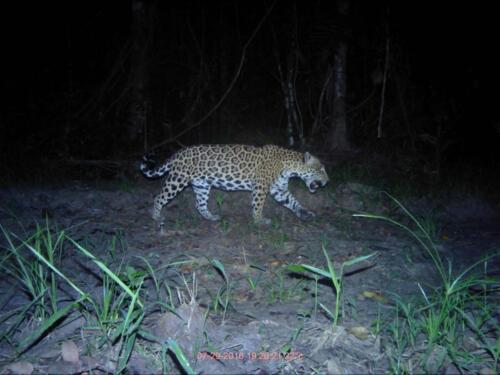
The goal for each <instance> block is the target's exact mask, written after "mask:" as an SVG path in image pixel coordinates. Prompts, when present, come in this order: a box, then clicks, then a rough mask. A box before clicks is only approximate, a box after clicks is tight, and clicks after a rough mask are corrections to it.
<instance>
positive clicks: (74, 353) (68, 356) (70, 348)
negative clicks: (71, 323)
mask: <svg viewBox="0 0 500 375" xmlns="http://www.w3.org/2000/svg"><path fill="white" fill-rule="evenodd" d="M61 355H62V358H63V361H65V362H71V363H77V362H80V354H79V351H78V346H76V344H75V343H74V341H72V340H68V341H64V342H63V343H62V346H61Z"/></svg>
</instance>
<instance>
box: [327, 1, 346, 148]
mask: <svg viewBox="0 0 500 375" xmlns="http://www.w3.org/2000/svg"><path fill="white" fill-rule="evenodd" d="M337 7H338V12H339V15H340V21H341V24H343V25H344V30H342V32H341V35H340V37H339V39H340V40H339V42H338V44H337V48H336V50H335V52H334V58H333V79H332V81H331V84H332V86H333V87H332V89H333V90H332V94H333V99H332V118H331V122H330V131H329V134H328V135H329V137H328V143H329V148H330V149H331V150H336V151H349V150H350V149H351V144H350V143H349V139H348V134H347V114H346V103H345V98H346V91H347V82H346V81H347V41H346V39H347V34H348V30H347V24H348V23H347V20H346V18H347V15H348V13H349V1H348V0H344V1H339V2H338V3H337Z"/></svg>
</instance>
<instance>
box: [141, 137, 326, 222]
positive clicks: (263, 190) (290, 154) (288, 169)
mask: <svg viewBox="0 0 500 375" xmlns="http://www.w3.org/2000/svg"><path fill="white" fill-rule="evenodd" d="M140 170H141V172H142V173H143V175H144V176H145V177H148V178H159V177H163V176H165V175H166V178H165V183H164V185H163V188H162V190H161V192H160V194H158V195H157V196H156V197H155V199H154V206H153V212H152V216H153V219H154V220H156V221H159V222H160V225H161V226H162V227H163V221H162V220H161V218H160V213H161V209H162V208H163V206H165V205H167V204H168V203H169V202H170V201H172V200H173V199H174V198H175V197H176V196H177V194H179V193H180V192H181V191H182V190H183V189H184V188H185V187H186V186H188V185H191V187H192V188H193V191H194V194H195V196H196V208H197V210H198V212H199V213H200V214H201V216H203V217H204V218H205V219H208V220H214V221H216V220H220V216H219V215H214V214H213V213H211V212H210V211H209V209H208V198H209V194H210V190H211V189H212V188H217V189H222V190H226V191H235V190H247V191H248V190H249V191H251V192H252V210H253V219H254V221H255V222H256V223H261V224H269V223H270V222H271V221H270V220H269V219H267V218H264V217H263V216H262V211H263V208H264V203H265V200H266V197H267V195H268V193H270V195H271V196H272V197H273V198H274V199H275V200H276V201H277V202H278V203H280V204H281V205H283V206H284V207H286V208H288V209H290V210H291V211H292V212H293V213H294V214H295V215H296V216H297V217H298V218H299V219H301V220H310V219H312V218H314V217H315V214H314V213H313V212H312V211H309V210H307V209H305V208H304V207H302V205H301V204H300V203H299V202H298V201H297V199H296V198H295V197H294V196H293V195H292V193H290V191H289V190H288V182H289V180H290V179H291V178H293V177H298V178H300V179H302V180H303V181H304V183H305V184H306V186H307V188H308V189H309V191H310V192H311V193H314V192H316V190H317V189H318V188H319V187H323V186H325V185H326V184H327V182H328V181H329V178H328V175H327V173H326V170H325V167H324V166H323V164H321V162H320V161H319V160H318V158H316V157H314V156H313V155H311V154H310V153H309V152H305V153H301V152H298V151H295V150H290V149H286V148H283V147H280V146H275V145H266V146H261V147H257V146H249V145H236V144H234V145H231V144H229V145H197V146H190V147H186V148H183V149H181V150H179V151H177V152H176V153H175V154H173V155H172V156H171V157H170V158H168V159H167V160H166V161H165V162H164V163H163V164H160V165H158V166H156V163H155V162H154V161H153V160H152V159H151V158H149V157H147V156H145V157H144V158H143V161H142V163H141V164H140Z"/></svg>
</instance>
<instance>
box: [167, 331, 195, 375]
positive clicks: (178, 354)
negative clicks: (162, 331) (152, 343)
mask: <svg viewBox="0 0 500 375" xmlns="http://www.w3.org/2000/svg"><path fill="white" fill-rule="evenodd" d="M167 346H168V348H169V349H170V350H172V352H173V353H174V355H175V358H177V360H178V361H179V363H180V364H181V366H182V368H183V370H184V371H185V372H186V373H187V374H188V375H195V372H194V370H193V368H192V367H191V364H190V363H189V361H188V359H187V358H186V356H185V355H184V353H183V352H182V350H181V348H180V347H179V345H178V344H177V342H176V341H175V340H174V339H171V338H169V339H167Z"/></svg>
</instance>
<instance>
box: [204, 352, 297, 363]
mask: <svg viewBox="0 0 500 375" xmlns="http://www.w3.org/2000/svg"><path fill="white" fill-rule="evenodd" d="M197 358H198V360H202V361H210V360H216V361H231V360H236V361H302V360H303V359H304V354H302V353H301V352H287V353H280V352H247V353H243V352H199V353H198V355H197Z"/></svg>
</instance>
